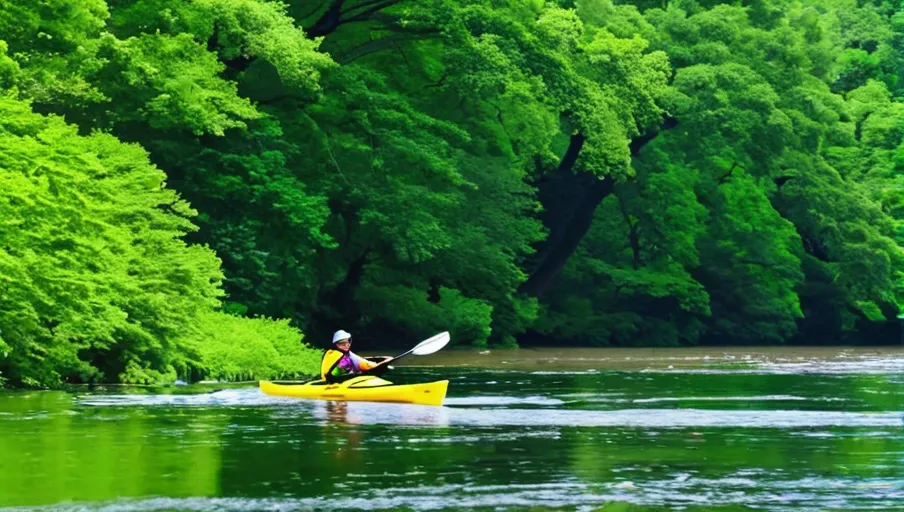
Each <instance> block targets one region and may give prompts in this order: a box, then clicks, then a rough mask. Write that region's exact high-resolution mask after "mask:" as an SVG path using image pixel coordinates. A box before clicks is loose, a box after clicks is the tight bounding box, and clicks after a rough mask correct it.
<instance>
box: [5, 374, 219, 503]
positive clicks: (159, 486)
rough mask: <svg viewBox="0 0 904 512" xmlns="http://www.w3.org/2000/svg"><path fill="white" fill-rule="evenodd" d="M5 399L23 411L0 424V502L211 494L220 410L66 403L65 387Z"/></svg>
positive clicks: (215, 486) (216, 471)
mask: <svg viewBox="0 0 904 512" xmlns="http://www.w3.org/2000/svg"><path fill="white" fill-rule="evenodd" d="M10 402H18V403H19V404H20V405H21V406H23V407H25V408H27V409H30V410H27V409H26V410H22V411H18V412H17V414H21V416H22V417H21V419H19V418H17V419H13V420H6V421H4V422H2V423H0V454H2V457H0V489H2V491H0V506H6V505H49V504H53V503H58V502H61V501H67V500H71V501H82V500H112V499H117V498H120V497H139V496H150V495H158V496H160V495H162V496H215V495H217V493H218V490H219V482H218V479H219V469H220V464H221V459H220V434H221V432H222V431H223V428H224V426H225V422H224V421H223V416H222V415H219V414H216V413H215V412H211V411H207V410H199V409H192V410H190V411H189V412H183V411H184V410H179V409H176V410H174V409H170V408H164V409H153V410H148V409H144V408H135V407H127V408H119V407H77V408H73V406H72V400H71V396H69V395H67V394H65V393H46V392H45V393H36V394H34V395H33V398H32V397H27V398H22V399H19V398H18V397H17V399H16V400H10ZM4 409H6V408H5V407H4Z"/></svg>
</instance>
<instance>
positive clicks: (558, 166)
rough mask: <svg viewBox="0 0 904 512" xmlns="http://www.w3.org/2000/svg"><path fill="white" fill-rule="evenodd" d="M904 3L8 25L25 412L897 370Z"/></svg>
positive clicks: (101, 13) (20, 17)
mask: <svg viewBox="0 0 904 512" xmlns="http://www.w3.org/2000/svg"><path fill="white" fill-rule="evenodd" d="M902 77H904V9H902V5H901V3H900V2H899V1H897V0H894V1H892V0H872V1H870V0H832V1H829V0H794V1H791V0H743V1H734V2H728V3H722V2H715V1H709V0H656V1H655V2H654V1H649V0H637V1H634V2H630V1H612V0H574V1H571V0H559V1H545V2H544V1H540V0H419V1H414V0H313V1H311V0H309V1H304V2H302V1H300V0H290V1H287V2H279V1H270V0H193V1H191V2H184V1H177V0H106V1H105V0H48V1H45V2H35V3H28V2H17V1H15V0H0V379H2V380H8V381H10V382H11V383H13V384H25V385H55V384H58V383H60V382H65V381H70V382H85V381H94V380H99V381H124V382H158V381H160V380H172V379H174V378H176V376H180V377H183V378H203V377H209V378H230V379H235V378H265V377H272V376H277V375H293V374H295V375H300V374H310V373H313V371H314V368H315V363H316V358H317V354H316V353H315V352H314V351H313V350H311V349H310V348H309V347H308V345H305V344H303V343H302V334H301V333H302V332H303V333H305V337H304V341H305V343H308V344H312V345H314V346H325V344H326V342H327V341H328V339H329V337H328V336H329V333H331V332H332V331H334V330H336V329H339V328H342V329H346V330H349V331H351V332H353V333H354V335H355V338H356V339H357V340H359V341H358V344H359V345H364V346H367V347H372V348H375V347H380V346H382V347H390V346H402V345H406V344H410V343H411V342H415V341H417V340H419V339H422V338H424V337H426V336H429V335H430V334H433V333H435V332H437V331H442V330H449V331H450V332H451V333H452V339H453V340H454V342H455V343H457V344H461V345H473V346H486V345H494V346H515V345H517V344H519V343H520V344H525V343H542V344H573V345H591V346H607V345H618V346H650V345H655V346H678V345H694V344H701V343H709V344H754V343H757V344H766V343H812V344H833V343H882V342H896V341H897V333H898V329H899V327H898V322H897V319H896V317H897V315H898V314H899V312H900V304H901V302H902V280H901V273H902V270H904V252H902V242H904V231H902V224H901V221H902V216H904V206H902V205H904V203H902V199H904V188H902V179H904V82H902Z"/></svg>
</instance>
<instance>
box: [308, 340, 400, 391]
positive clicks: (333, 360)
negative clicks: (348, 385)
mask: <svg viewBox="0 0 904 512" xmlns="http://www.w3.org/2000/svg"><path fill="white" fill-rule="evenodd" d="M351 346H352V335H351V334H349V333H347V332H345V331H343V330H342V329H340V330H338V331H336V333H335V334H333V347H335V348H332V349H329V350H327V351H326V352H324V354H323V359H321V360H320V378H321V379H324V380H326V381H327V382H334V381H336V380H338V379H339V378H341V377H343V376H346V375H356V374H361V373H364V372H365V371H367V370H370V369H373V368H375V367H376V366H377V365H378V364H379V363H378V362H375V361H370V360H368V359H365V358H363V357H361V356H359V355H357V354H355V353H354V352H352V351H351ZM381 359H385V358H381Z"/></svg>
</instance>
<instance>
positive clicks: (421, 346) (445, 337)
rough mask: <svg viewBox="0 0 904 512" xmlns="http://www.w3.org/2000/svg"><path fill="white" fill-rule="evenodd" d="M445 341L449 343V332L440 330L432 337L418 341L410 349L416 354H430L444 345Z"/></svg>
mask: <svg viewBox="0 0 904 512" xmlns="http://www.w3.org/2000/svg"><path fill="white" fill-rule="evenodd" d="M447 343H449V332H448V331H447V332H441V333H439V334H437V335H436V336H434V337H432V338H428V339H426V340H424V341H422V342H420V343H418V344H417V346H416V347H414V348H413V349H412V350H411V353H412V354H414V355H416V356H426V355H427V354H432V353H434V352H436V351H438V350H440V349H441V348H443V347H445V346H446V344H447Z"/></svg>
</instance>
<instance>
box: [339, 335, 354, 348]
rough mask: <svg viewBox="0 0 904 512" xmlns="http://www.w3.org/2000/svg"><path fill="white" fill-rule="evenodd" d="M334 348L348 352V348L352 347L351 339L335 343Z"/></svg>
mask: <svg viewBox="0 0 904 512" xmlns="http://www.w3.org/2000/svg"><path fill="white" fill-rule="evenodd" d="M336 346H337V347H339V349H340V350H348V347H350V346H352V339H351V338H349V339H347V340H342V341H340V342H338V343H336Z"/></svg>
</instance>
